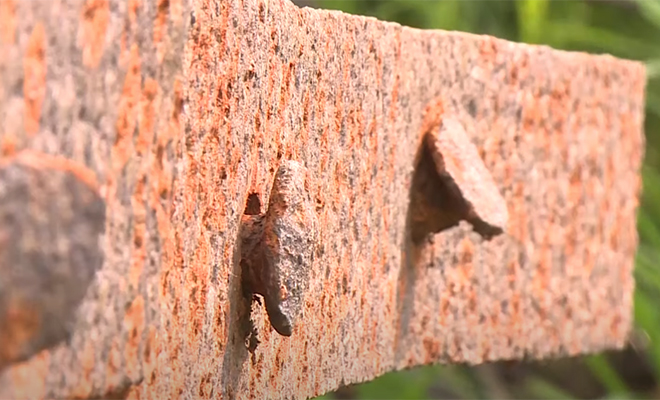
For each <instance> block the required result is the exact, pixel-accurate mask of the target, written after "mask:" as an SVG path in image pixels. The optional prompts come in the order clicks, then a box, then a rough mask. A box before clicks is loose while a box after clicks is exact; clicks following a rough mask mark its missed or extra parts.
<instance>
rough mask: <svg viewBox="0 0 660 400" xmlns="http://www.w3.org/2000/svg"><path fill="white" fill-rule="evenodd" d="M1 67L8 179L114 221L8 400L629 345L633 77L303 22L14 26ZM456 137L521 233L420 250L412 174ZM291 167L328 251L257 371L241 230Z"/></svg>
mask: <svg viewBox="0 0 660 400" xmlns="http://www.w3.org/2000/svg"><path fill="white" fill-rule="evenodd" d="M0 54H2V57H1V58H0V149H1V151H2V154H3V157H10V156H12V155H14V154H18V153H20V152H21V151H25V150H29V151H32V152H37V153H43V154H49V155H56V156H59V157H65V158H67V159H69V160H71V162H73V163H75V165H77V166H78V167H77V168H79V169H80V171H79V172H80V174H82V175H84V174H83V172H84V173H86V174H89V173H92V174H93V176H95V178H96V181H97V182H99V185H100V188H99V193H100V194H101V195H102V196H103V199H104V201H105V228H104V233H103V235H102V236H101V237H100V239H99V240H100V243H101V247H102V250H103V257H104V258H103V264H102V266H101V268H100V269H99V270H98V271H97V272H96V275H95V278H94V280H93V281H92V282H91V283H90V284H89V288H88V290H87V293H86V296H85V298H84V299H83V300H82V303H81V305H80V307H79V309H78V311H77V315H76V318H75V323H74V326H73V330H72V335H71V337H69V338H68V339H67V340H63V341H61V342H59V343H58V344H57V345H55V346H52V347H50V348H48V349H46V350H44V351H41V352H39V353H38V354H35V355H34V356H32V357H31V358H30V359H29V360H27V361H25V362H22V363H14V364H13V365H11V366H10V367H9V368H7V369H4V370H3V371H2V372H0V374H1V375H0V398H63V397H66V398H70V397H76V398H90V397H102V398H108V397H113V398H115V397H116V398H121V397H129V398H142V397H145V398H179V397H180V396H183V397H185V398H197V397H201V398H207V397H220V398H266V397H267V398H307V397H312V396H315V395H319V394H322V393H324V392H327V391H329V390H332V389H335V388H337V387H338V386H339V385H340V384H347V383H354V382H361V381H365V380H370V379H372V378H374V377H376V376H378V375H381V374H383V373H385V372H387V371H390V370H394V369H399V368H403V367H408V366H414V365H421V364H428V363H435V362H442V363H450V362H468V363H479V362H482V361H486V360H498V359H511V358H522V357H534V358H542V357H549V356H558V355H569V354H577V353H585V352H594V351H599V350H601V349H604V348H614V347H620V346H622V345H623V344H624V343H625V340H626V338H627V334H628V331H629V328H630V324H631V306H632V303H631V302H632V293H633V286H634V282H633V278H632V267H633V255H634V252H635V248H636V243H637V237H636V231H635V209H636V206H637V198H638V192H639V190H640V179H639V169H640V164H641V159H642V154H643V135H642V122H643V114H642V113H643V100H644V99H643V94H644V85H645V72H644V68H643V66H642V65H641V64H639V63H635V62H630V61H624V60H618V59H615V58H612V57H609V56H595V55H587V54H582V53H568V52H560V51H555V50H552V49H550V48H547V47H539V46H528V45H523V44H516V43H510V42H506V41H503V40H498V39H495V38H492V37H487V36H475V35H469V34H464V33H458V32H444V31H421V30H416V29H411V28H407V27H402V26H400V25H397V24H394V23H386V22H380V21H377V20H375V19H372V18H364V17H358V16H350V15H345V14H341V13H338V12H329V11H322V10H312V9H299V8H297V7H296V6H294V5H293V4H291V3H290V2H288V1H287V0H267V1H257V0H242V1H239V0H206V1H201V0H200V1H192V0H169V1H168V0H153V1H149V0H127V1H124V0H84V1H83V0H58V1H30V0H22V1H21V0H2V1H0ZM445 114H450V115H451V116H452V117H453V118H455V119H456V120H458V121H460V123H461V124H462V125H463V126H464V128H465V132H466V133H467V134H468V135H469V139H470V140H471V141H472V143H473V144H474V145H475V146H476V147H477V149H478V154H479V156H480V157H481V158H482V160H483V163H484V165H485V166H486V167H487V168H488V170H489V171H490V172H491V174H492V178H493V181H494V182H495V183H496V185H497V187H498V189H499V191H500V193H501V194H502V196H503V198H504V200H505V202H506V205H507V207H508V217H509V218H508V225H507V226H506V229H505V234H503V235H499V236H497V237H495V238H493V239H492V240H491V241H484V240H482V239H481V237H480V236H479V235H478V234H477V233H475V232H473V230H472V228H471V227H470V225H469V224H466V223H461V224H460V225H458V226H455V227H453V228H450V229H447V230H444V231H442V232H440V233H438V234H436V235H433V236H431V237H430V238H429V239H428V240H426V241H424V242H423V243H421V244H419V245H412V244H411V242H410V240H409V237H408V236H409V234H408V233H409V231H410V227H409V226H408V224H407V222H408V221H410V218H409V217H410V215H412V216H414V213H415V210H409V207H408V205H409V203H410V196H411V192H410V189H411V181H412V177H413V173H414V159H415V154H416V153H417V151H418V148H419V146H420V145H421V144H422V140H423V137H424V135H425V133H426V132H428V131H429V130H430V129H435V128H437V127H438V126H439V124H440V123H441V122H440V121H441V119H442V115H445ZM287 159H291V160H296V161H299V162H301V163H303V164H304V165H305V166H306V168H307V170H308V174H309V176H307V180H308V181H309V190H310V192H311V196H312V198H313V199H314V201H315V202H316V212H317V218H318V221H319V229H320V231H319V237H320V239H319V240H318V243H317V244H316V248H315V252H316V253H315V254H316V256H315V257H314V262H313V264H312V267H311V270H310V288H309V293H308V295H307V296H306V298H305V303H304V309H303V315H302V317H301V318H300V321H299V323H298V324H297V325H296V327H295V329H294V331H293V334H292V336H291V337H283V336H280V335H278V334H277V333H276V332H275V331H273V330H272V329H271V328H270V326H269V324H268V320H267V316H266V313H265V310H264V309H263V307H262V306H259V305H258V304H257V303H256V302H255V303H254V304H253V307H254V310H253V312H252V320H253V321H254V325H255V328H256V330H257V333H258V340H259V341H260V343H259V345H258V346H257V348H256V350H255V352H254V353H250V352H248V350H247V348H246V345H245V340H244V337H243V335H244V333H245V332H244V330H245V325H246V318H247V314H248V312H249V310H248V308H249V307H250V303H249V300H246V299H244V298H243V297H242V295H241V290H240V269H239V260H238V257H239V256H240V248H239V247H238V243H237V240H238V234H239V223H240V221H241V217H242V215H243V212H244V210H245V205H246V200H247V199H248V198H249V195H250V194H253V193H254V194H256V195H257V196H258V197H259V199H260V204H261V205H262V206H261V207H262V209H261V210H260V211H261V212H263V211H264V210H263V207H264V205H265V204H268V197H269V195H270V193H269V190H270V187H271V184H272V180H273V176H274V173H275V171H276V170H277V168H278V166H279V165H280V163H281V162H282V161H283V160H287ZM80 174H79V175H80ZM82 175H81V176H82ZM0 206H1V205H0ZM25 212H30V210H28V209H26V210H25ZM1 246H2V243H0V251H1V250H2V248H1ZM55 266H56V265H55V264H54V266H53V268H54V267H55Z"/></svg>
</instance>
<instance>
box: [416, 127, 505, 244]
mask: <svg viewBox="0 0 660 400" xmlns="http://www.w3.org/2000/svg"><path fill="white" fill-rule="evenodd" d="M418 158H419V160H418V162H417V166H416V171H415V175H414V178H413V184H412V189H411V193H412V194H411V205H410V207H411V210H412V212H411V216H412V219H413V221H412V222H413V223H412V228H411V229H412V239H413V241H414V242H416V243H419V242H420V241H421V240H422V239H424V238H426V237H427V236H428V235H429V234H431V233H438V232H440V231H442V230H445V229H448V228H450V227H453V226H456V225H458V223H459V221H461V220H465V221H468V222H469V223H470V224H472V226H473V227H474V229H475V231H476V232H478V233H479V234H480V235H481V236H483V237H484V238H486V239H490V238H492V237H493V236H495V235H499V234H501V233H502V232H504V229H505V227H506V224H507V220H508V211H507V207H506V202H505V200H504V198H502V196H501V195H500V193H499V190H498V188H497V186H496V184H495V182H494V181H493V177H492V176H491V174H490V172H489V171H488V169H487V168H486V166H485V165H484V163H483V162H482V160H481V157H480V156H479V153H478V152H477V149H476V147H475V146H474V145H473V144H472V143H470V139H469V138H468V136H467V133H466V132H465V130H464V129H463V126H462V125H461V123H460V122H458V121H457V120H455V119H454V118H451V117H447V116H444V117H443V118H442V122H441V123H440V126H439V127H438V128H434V129H432V130H431V131H429V132H428V133H427V134H426V135H425V137H424V140H423V143H422V148H421V149H420V155H419V156H418Z"/></svg>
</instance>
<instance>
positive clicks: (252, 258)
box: [241, 161, 318, 336]
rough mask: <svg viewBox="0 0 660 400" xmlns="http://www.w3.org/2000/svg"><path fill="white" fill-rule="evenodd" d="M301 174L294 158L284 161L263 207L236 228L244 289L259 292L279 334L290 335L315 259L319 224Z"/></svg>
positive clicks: (306, 289)
mask: <svg viewBox="0 0 660 400" xmlns="http://www.w3.org/2000/svg"><path fill="white" fill-rule="evenodd" d="M305 174H306V168H305V167H304V166H303V165H302V164H300V163H299V162H296V161H285V162H283V163H282V165H280V167H279V169H278V170H277V173H276V174H275V179H274V182H273V186H272V190H271V194H270V201H269V202H268V209H267V211H266V212H265V213H264V214H261V215H244V216H243V221H242V228H241V267H242V274H243V283H244V287H245V288H246V289H247V291H248V293H253V294H258V295H261V296H263V298H264V301H265V303H266V312H267V313H268V318H269V320H270V323H271V325H272V326H273V328H274V329H275V330H276V331H277V332H278V333H279V334H281V335H283V336H291V334H292V333H293V328H294V326H295V323H296V321H297V320H298V317H299V315H300V313H301V312H302V308H303V299H304V296H305V294H306V293H307V291H308V288H309V279H310V269H311V265H312V262H313V259H314V247H315V244H316V236H317V229H318V228H317V227H318V223H317V218H316V213H315V210H314V204H313V202H312V200H311V197H310V195H309V192H308V191H307V189H306V186H305Z"/></svg>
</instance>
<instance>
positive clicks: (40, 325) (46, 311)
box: [0, 152, 105, 369]
mask: <svg viewBox="0 0 660 400" xmlns="http://www.w3.org/2000/svg"><path fill="white" fill-rule="evenodd" d="M77 168H79V169H77ZM80 171H82V173H78V172H80ZM90 178H91V177H90V176H88V175H86V173H85V168H84V167H76V165H75V163H71V162H69V161H68V160H65V159H62V158H58V157H52V156H48V155H45V154H35V153H31V152H25V153H21V154H19V155H17V156H15V157H10V158H7V159H4V160H0V369H3V368H4V367H7V366H8V365H9V364H11V363H16V362H19V361H24V360H27V359H28V358H30V357H31V356H33V355H35V354H36V353H38V352H40V351H42V350H44V349H47V348H50V347H53V346H55V345H57V344H59V343H60V342H62V341H64V340H66V339H67V338H69V337H70V334H71V331H72V329H73V327H74V324H75V321H76V320H75V313H76V310H77V307H78V306H79V305H80V303H81V301H82V299H83V297H84V296H85V293H86V290H87V287H88V286H89V284H90V282H91V281H92V279H93V277H94V273H95V272H96V271H97V270H99V269H100V268H101V264H102V263H103V255H102V249H101V243H100V235H101V233H102V232H103V229H104V223H105V205H104V202H103V200H102V199H101V198H100V197H99V194H98V188H97V187H95V185H94V182H93V178H92V179H90Z"/></svg>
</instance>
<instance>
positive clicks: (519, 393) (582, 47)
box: [308, 0, 660, 399]
mask: <svg viewBox="0 0 660 400" xmlns="http://www.w3.org/2000/svg"><path fill="white" fill-rule="evenodd" d="M310 2H311V3H313V4H314V5H315V6H318V7H320V8H326V9H335V10H342V11H344V12H348V13H352V14H360V15H370V16H374V17H376V18H378V19H381V20H388V21H396V22H399V23H401V24H403V25H408V26H413V27H418V28H423V29H446V30H460V31H466V32H472V33H478V34H488V35H493V36H496V37H499V38H503V39H508V40H513V41H517V42H526V43H534V44H544V45H549V46H552V47H553V48H557V49H564V50H573V51H586V52H590V53H608V54H612V55H614V56H617V57H622V58H627V59H633V60H639V61H642V62H644V63H646V65H647V74H648V83H647V93H646V116H645V133H646V146H647V147H646V157H645V161H644V167H643V171H642V178H643V195H642V201H641V207H640V209H639V213H638V221H637V222H638V224H637V225H638V231H639V237H640V246H639V251H638V254H637V257H636V265H635V278H636V282H637V286H636V291H635V308H634V313H635V324H636V332H637V334H636V335H635V336H637V337H639V338H642V341H644V342H645V346H644V348H643V349H632V350H630V352H631V353H633V358H632V360H633V361H632V362H633V363H635V365H637V364H640V365H641V367H640V368H642V370H644V371H647V372H649V373H650V374H651V382H652V385H651V388H650V389H649V388H648V387H646V388H645V389H644V390H641V389H640V385H639V384H636V379H635V377H634V376H632V377H631V373H630V371H628V370H632V369H634V368H632V367H631V366H630V365H631V364H630V363H631V361H630V358H626V359H625V360H624V361H622V360H621V357H620V355H611V354H598V355H591V356H586V357H581V358H578V359H574V360H570V361H568V362H569V365H568V367H567V368H568V371H564V372H563V373H564V375H566V374H568V375H569V378H571V379H573V380H578V379H583V380H584V381H585V382H586V381H588V382H589V383H588V385H592V386H595V387H597V389H598V390H596V391H593V390H592V391H591V392H589V391H588V390H587V391H581V390H579V387H576V386H575V385H570V384H568V383H567V382H566V381H564V382H562V381H561V379H553V378H552V377H553V374H554V372H553V367H552V366H551V365H550V364H547V365H546V364H544V363H538V365H536V366H535V368H534V369H533V373H525V374H524V376H523V378H522V379H514V382H513V383H512V382H511V379H507V378H506V375H507V373H506V371H507V367H506V366H503V365H497V364H493V365H486V366H480V367H475V368H468V367H465V366H430V367H424V368H417V369H414V370H410V371H402V372H396V373H390V374H387V375H385V376H382V377H380V378H378V379H376V380H374V381H372V382H369V383H365V384H362V385H355V386H352V387H350V388H346V389H343V390H340V391H338V392H337V393H335V394H328V395H326V396H323V397H322V398H327V399H332V398H358V399H386V398H387V399H393V398H396V399H426V398H433V397H438V398H484V399H488V398H502V397H512V398H539V399H541V398H543V399H551V398H553V399H554V398H558V399H559V398H561V399H564V398H584V397H599V398H617V399H624V398H660V388H659V387H658V384H659V382H660V307H658V305H660V268H658V262H660V159H659V158H658V156H659V154H658V145H659V144H660V125H659V124H658V122H659V119H660V0H618V1H616V0H613V1H593V0H591V1H588V0H574V1H549V0H517V1H497V0H472V1H465V0H442V1H436V0H425V1H422V0H407V1H406V0H398V1H392V0H317V1H308V3H310ZM633 347H634V346H633ZM562 365H564V364H562ZM561 368H565V367H564V366H562V367H561ZM554 369H557V368H554ZM633 375H634V374H633ZM646 380H647V381H648V378H647V379H646ZM647 383H648V382H647ZM585 384H587V383H585ZM642 386H643V385H642ZM646 386H649V385H648V384H647V385H646ZM580 391H581V392H582V395H580V394H576V393H575V392H580ZM584 393H592V394H591V395H585V394H584ZM593 393H597V395H593Z"/></svg>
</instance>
